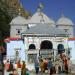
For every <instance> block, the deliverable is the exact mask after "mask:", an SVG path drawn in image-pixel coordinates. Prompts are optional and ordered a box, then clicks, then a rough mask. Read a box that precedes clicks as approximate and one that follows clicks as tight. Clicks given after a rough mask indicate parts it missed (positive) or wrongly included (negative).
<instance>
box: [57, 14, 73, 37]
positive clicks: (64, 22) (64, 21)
mask: <svg viewBox="0 0 75 75" xmlns="http://www.w3.org/2000/svg"><path fill="white" fill-rule="evenodd" d="M73 25H74V24H73V22H72V20H70V19H69V18H67V17H65V16H64V15H63V14H62V15H61V17H60V18H59V19H58V21H57V22H56V27H58V28H59V29H63V30H64V31H65V33H68V34H69V37H73V36H74V34H73Z"/></svg>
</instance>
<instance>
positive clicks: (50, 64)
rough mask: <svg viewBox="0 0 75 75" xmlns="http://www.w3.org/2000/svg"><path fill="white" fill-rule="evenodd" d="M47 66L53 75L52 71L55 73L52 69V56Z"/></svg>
mask: <svg viewBox="0 0 75 75" xmlns="http://www.w3.org/2000/svg"><path fill="white" fill-rule="evenodd" d="M47 67H48V70H49V73H50V75H52V73H53V70H52V68H53V64H52V61H51V58H49V60H48V64H47Z"/></svg>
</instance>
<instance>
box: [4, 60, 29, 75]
mask: <svg viewBox="0 0 75 75" xmlns="http://www.w3.org/2000/svg"><path fill="white" fill-rule="evenodd" d="M4 75H29V71H28V69H27V68H26V64H25V61H22V62H20V60H18V61H16V62H15V63H13V62H12V61H9V60H6V62H5V63H4Z"/></svg>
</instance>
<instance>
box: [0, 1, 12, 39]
mask: <svg viewBox="0 0 75 75" xmlns="http://www.w3.org/2000/svg"><path fill="white" fill-rule="evenodd" d="M10 21H11V17H10V16H9V14H8V12H7V5H6V4H5V3H3V2H2V0H1V1H0V40H3V39H5V38H6V37H7V36H9V30H10V25H9V23H10Z"/></svg>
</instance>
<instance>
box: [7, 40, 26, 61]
mask: <svg viewBox="0 0 75 75" xmlns="http://www.w3.org/2000/svg"><path fill="white" fill-rule="evenodd" d="M15 48H17V49H20V50H19V57H20V58H21V60H25V47H24V43H23V41H22V40H18V41H10V42H9V43H7V58H10V57H12V58H13V57H14V56H15Z"/></svg>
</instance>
